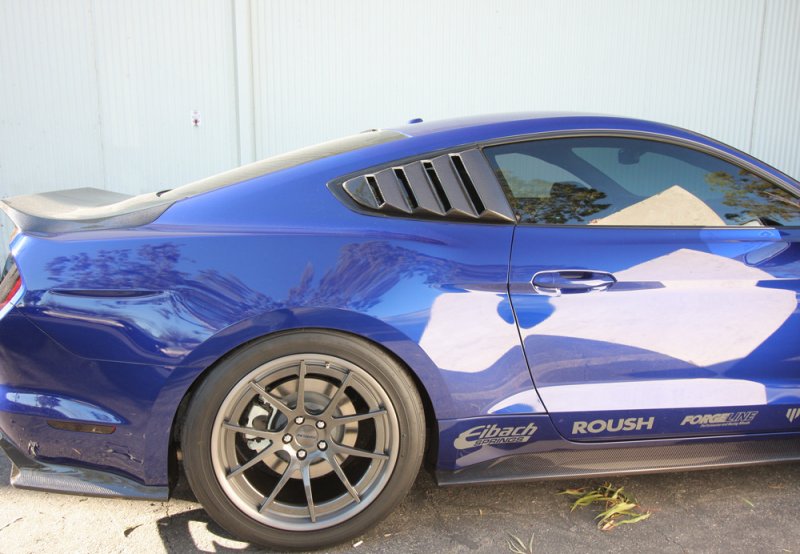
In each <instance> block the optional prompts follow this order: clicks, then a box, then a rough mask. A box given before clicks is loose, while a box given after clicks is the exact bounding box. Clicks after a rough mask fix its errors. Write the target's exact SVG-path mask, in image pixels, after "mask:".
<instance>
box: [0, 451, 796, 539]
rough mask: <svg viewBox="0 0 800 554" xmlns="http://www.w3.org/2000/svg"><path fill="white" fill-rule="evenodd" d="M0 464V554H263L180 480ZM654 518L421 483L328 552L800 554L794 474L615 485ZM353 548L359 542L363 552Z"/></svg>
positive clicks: (766, 470) (707, 475) (723, 473)
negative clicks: (164, 498)
mask: <svg viewBox="0 0 800 554" xmlns="http://www.w3.org/2000/svg"><path fill="white" fill-rule="evenodd" d="M9 469H10V462H9V460H8V459H7V458H6V457H5V456H4V455H3V454H0V553H2V554H15V553H37V554H40V553H61V552H65V553H66V552H102V553H104V554H105V553H111V552H126V553H127V552H147V553H148V554H155V553H158V552H170V553H172V552H178V553H182V552H187V553H188V552H240V551H259V549H258V548H255V547H252V546H250V545H248V544H246V543H242V542H239V541H237V540H235V539H234V538H232V537H231V536H229V535H228V534H227V533H226V532H225V531H224V530H222V529H221V528H219V527H218V526H217V525H215V524H214V523H213V522H211V521H210V520H209V518H208V517H207V516H206V514H205V512H204V511H203V510H202V508H201V507H200V506H199V504H197V503H196V502H195V501H194V498H193V497H192V495H191V492H190V491H189V490H188V488H187V486H186V484H185V482H181V483H180V484H179V485H178V487H177V489H176V490H175V491H174V498H173V499H171V500H170V501H169V502H163V503H161V502H146V501H132V500H118V499H99V498H86V497H80V496H65V495H58V494H50V493H40V492H35V491H23V490H17V489H13V488H11V487H10V486H9V484H8V475H9ZM612 481H613V482H614V483H615V484H617V485H624V487H625V489H626V490H627V491H630V492H631V493H633V494H634V495H635V496H636V497H637V499H638V500H639V502H640V503H641V504H642V505H643V506H644V507H646V508H648V509H650V510H651V511H652V512H653V516H652V517H651V518H650V519H649V520H647V521H643V522H641V523H638V524H635V525H628V526H623V527H621V528H618V529H615V530H613V531H610V532H601V531H598V530H597V529H596V528H595V526H594V523H593V521H592V518H593V516H594V514H595V512H592V511H589V510H581V511H576V512H572V513H570V511H569V500H568V499H567V498H565V497H563V496H557V495H556V494H555V493H556V492H558V490H559V489H563V488H565V487H571V486H582V485H587V484H596V483H599V482H600V481H599V480H581V479H576V480H569V481H542V482H536V483H528V484H516V485H491V486H489V485H484V486H472V487H459V488H450V489H440V488H437V487H436V486H435V485H434V483H433V481H432V479H431V478H430V476H429V475H427V474H425V473H423V474H421V475H420V477H419V478H418V479H417V483H416V485H415V486H414V488H413V489H412V491H411V494H410V495H409V496H408V498H407V499H406V500H405V502H404V503H403V504H402V506H401V507H400V508H399V509H398V510H397V511H396V512H395V513H394V514H392V515H391V516H390V517H389V518H388V519H387V520H385V521H384V522H383V523H381V524H380V525H378V526H377V527H375V528H374V529H372V530H370V531H369V532H368V533H366V534H365V535H364V536H362V537H359V538H358V539H356V540H354V541H351V542H350V543H347V544H344V545H342V546H339V547H337V548H334V549H329V550H328V551H329V552H355V553H358V554H361V553H388V552H392V553H395V552H420V553H422V552H425V553H428V552H437V553H449V552H486V553H489V552H507V551H508V549H507V547H506V544H505V541H506V537H507V536H508V535H507V534H508V533H513V534H515V535H517V536H519V537H520V538H522V539H523V540H524V541H525V542H527V540H528V539H529V538H530V536H531V534H534V537H535V538H534V551H535V552H543V553H544V552H586V551H589V550H591V551H602V552H644V551H646V552H754V551H758V552H759V553H768V552H776V553H783V552H793V553H797V554H800V524H798V511H799V510H798V499H800V464H783V465H773V466H759V467H750V468H740V469H726V470H711V471H701V472H691V473H676V474H663V475H646V476H638V477H624V478H617V479H613V480H612ZM359 541H362V542H361V543H360V544H359V545H358V546H354V545H355V544H358V542H359Z"/></svg>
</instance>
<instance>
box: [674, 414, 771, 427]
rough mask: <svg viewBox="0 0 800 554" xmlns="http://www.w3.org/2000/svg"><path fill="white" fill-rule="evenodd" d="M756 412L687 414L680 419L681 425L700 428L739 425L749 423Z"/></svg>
mask: <svg viewBox="0 0 800 554" xmlns="http://www.w3.org/2000/svg"><path fill="white" fill-rule="evenodd" d="M757 415H758V412H723V413H718V414H696V415H687V416H686V417H684V418H683V421H681V426H684V425H692V426H696V427H700V428H706V427H741V426H742V425H750V423H752V422H753V420H754V419H755V418H756V416H757Z"/></svg>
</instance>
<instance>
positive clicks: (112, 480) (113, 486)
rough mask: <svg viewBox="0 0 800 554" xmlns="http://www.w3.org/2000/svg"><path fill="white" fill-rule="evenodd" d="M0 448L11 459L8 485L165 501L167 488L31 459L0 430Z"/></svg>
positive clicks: (101, 472)
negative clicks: (9, 482) (9, 483)
mask: <svg viewBox="0 0 800 554" xmlns="http://www.w3.org/2000/svg"><path fill="white" fill-rule="evenodd" d="M0 448H2V449H3V450H4V451H5V453H6V455H7V456H8V457H9V459H10V460H11V463H12V466H11V485H12V486H14V487H16V488H20V489H33V490H41V491H47V492H59V493H68V494H79V495H83V496H102V497H121V498H134V499H139V500H166V499H167V498H168V497H169V488H168V487H156V486H146V485H142V484H140V483H137V482H135V481H133V480H131V479H127V478H125V477H122V476H120V475H115V474H113V473H108V472H104V471H98V470H96V469H88V468H80V467H73V466H66V465H59V464H51V463H44V462H41V461H36V460H32V459H31V458H29V457H28V456H26V455H25V454H24V453H23V452H22V451H21V450H20V449H19V448H18V447H17V446H16V445H15V444H14V443H12V442H11V441H10V440H9V439H8V438H7V437H6V436H5V435H4V434H3V432H2V431H0Z"/></svg>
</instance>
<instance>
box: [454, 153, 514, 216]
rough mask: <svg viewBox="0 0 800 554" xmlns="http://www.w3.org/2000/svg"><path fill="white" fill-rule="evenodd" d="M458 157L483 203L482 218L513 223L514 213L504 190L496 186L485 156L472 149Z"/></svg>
mask: <svg viewBox="0 0 800 554" xmlns="http://www.w3.org/2000/svg"><path fill="white" fill-rule="evenodd" d="M458 156H459V158H461V162H462V163H463V164H464V169H465V170H466V172H467V175H468V176H469V179H470V180H471V181H472V184H473V186H474V190H475V192H476V193H477V194H478V195H479V196H480V199H481V202H482V203H483V213H482V214H481V217H484V218H489V219H496V220H499V221H512V222H513V221H514V213H513V212H512V211H511V207H510V206H509V205H508V200H506V197H505V195H504V194H503V191H502V189H501V188H500V187H498V186H497V185H496V183H497V178H496V177H495V176H494V174H493V173H492V169H491V167H489V164H488V163H487V162H486V159H485V158H484V157H483V154H482V153H481V152H480V151H479V150H477V149H472V150H467V151H465V152H461V153H460V154H459V155H458Z"/></svg>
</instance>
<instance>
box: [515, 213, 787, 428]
mask: <svg viewBox="0 0 800 554" xmlns="http://www.w3.org/2000/svg"><path fill="white" fill-rule="evenodd" d="M545 261H546V263H544V262H545ZM511 268H512V269H511V285H510V286H511V291H512V302H513V304H514V309H515V313H516V315H517V318H518V321H519V325H520V332H521V335H522V339H523V344H524V347H525V351H526V354H527V358H528V361H529V363H530V365H531V371H532V374H533V379H534V382H535V383H536V385H537V387H538V391H539V393H540V395H541V397H542V400H543V402H544V404H545V407H546V408H547V409H548V411H549V413H550V414H551V415H552V417H553V419H554V422H555V424H556V426H557V427H558V429H559V431H560V432H561V433H562V435H563V436H565V437H567V438H569V439H571V440H598V439H599V440H610V439H612V438H613V439H615V440H619V439H632V438H641V437H648V436H649V437H657V436H665V435H666V436H671V435H681V434H696V433H705V434H709V435H713V434H720V433H725V432H741V431H748V432H765V431H789V430H792V429H794V428H797V426H796V424H795V423H794V422H790V421H789V420H788V419H787V418H786V417H783V415H781V417H768V416H767V414H766V408H768V407H771V408H774V409H778V410H780V408H781V407H784V409H783V412H784V413H785V411H786V409H785V407H790V406H800V373H799V372H798V367H797V360H798V358H799V357H800V344H799V343H798V342H797V340H796V337H797V336H798V333H800V311H798V308H797V295H798V292H800V232H798V231H797V230H795V229H785V230H784V229H764V228H756V227H751V228H735V227H731V228H721V229H679V228H669V229H667V228H664V229H626V228H589V227H570V228H567V227H561V228H559V227H537V226H521V227H519V228H518V229H517V232H516V235H515V240H514V251H513V254H512V261H511ZM552 269H592V270H597V271H604V272H608V273H611V274H612V275H613V276H614V277H615V278H616V281H617V282H616V283H614V284H613V285H611V287H610V288H608V289H607V290H604V291H591V292H585V293H575V294H563V295H561V296H553V295H548V294H542V293H537V292H536V291H535V290H534V287H533V286H532V284H531V278H532V277H533V275H535V274H536V273H538V272H540V271H543V270H552ZM658 410H670V413H673V412H674V414H675V415H673V416H672V417H670V418H665V417H663V416H658V417H657V418H656V419H655V420H653V421H652V422H651V420H650V417H651V416H652V415H653V414H655V413H656V411H658ZM751 412H755V413H756V414H757V415H754V416H753V419H748V417H749V416H747V415H746V414H748V413H751ZM620 413H622V414H625V413H629V415H628V416H625V417H637V418H638V417H640V416H642V417H645V423H644V424H643V425H642V426H640V427H641V428H635V429H628V428H627V427H628V426H626V427H622V426H620V425H619V424H618V423H617V421H618V418H619V417H620V416H619V414H620ZM721 413H739V414H741V415H740V416H738V417H740V419H738V420H736V419H735V417H736V416H731V417H732V418H734V419H732V420H731V421H728V422H725V421H722V420H721V421H718V422H717V423H716V424H711V422H707V423H706V424H704V425H698V424H694V425H693V424H690V423H688V422H687V423H685V424H683V425H681V421H682V420H683V418H682V417H678V416H679V415H680V414H684V415H692V414H721ZM741 418H743V419H741ZM587 419H588V420H589V421H591V420H607V419H610V420H614V422H615V423H613V424H612V425H611V429H616V432H608V430H602V431H601V430H598V429H599V427H596V428H595V429H594V430H593V431H592V430H590V431H587V430H585V429H582V428H580V427H579V428H578V429H577V430H576V428H575V426H574V421H578V420H583V421H586V420H587ZM722 419H724V418H722ZM648 422H651V423H652V425H650V424H648ZM607 427H608V426H607Z"/></svg>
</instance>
